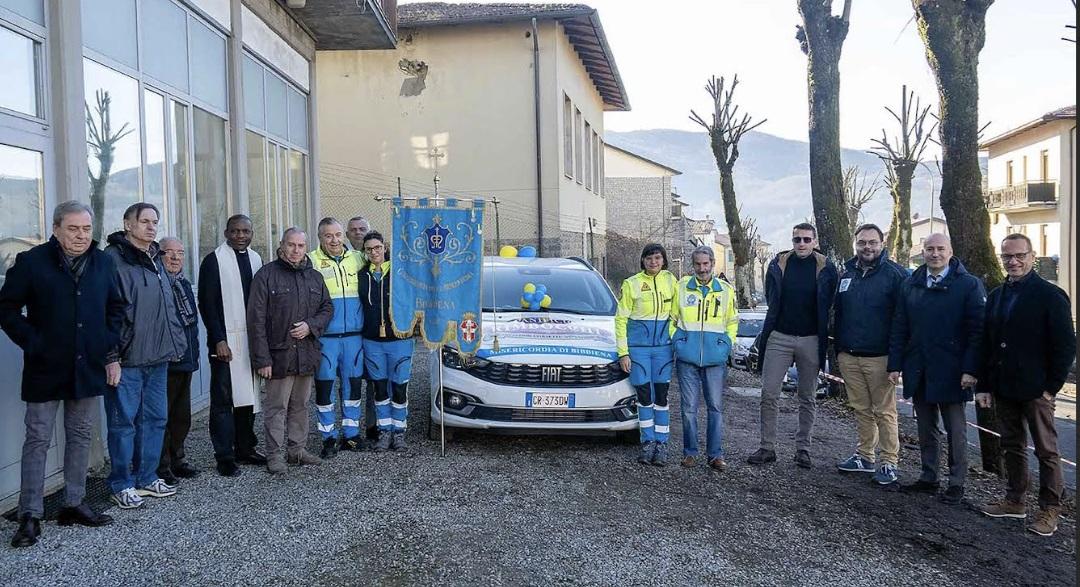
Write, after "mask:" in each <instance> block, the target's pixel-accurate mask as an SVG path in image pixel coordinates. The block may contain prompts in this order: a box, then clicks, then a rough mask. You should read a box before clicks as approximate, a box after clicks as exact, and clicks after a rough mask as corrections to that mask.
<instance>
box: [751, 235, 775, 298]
mask: <svg viewBox="0 0 1080 587" xmlns="http://www.w3.org/2000/svg"><path fill="white" fill-rule="evenodd" d="M773 254H774V253H773V252H772V250H771V249H769V247H767V246H765V245H764V243H761V242H760V240H759V244H758V246H756V247H754V260H755V261H757V263H758V266H759V267H760V269H761V289H763V290H764V289H765V271H766V270H767V269H768V268H769V261H771V260H772V258H773Z"/></svg>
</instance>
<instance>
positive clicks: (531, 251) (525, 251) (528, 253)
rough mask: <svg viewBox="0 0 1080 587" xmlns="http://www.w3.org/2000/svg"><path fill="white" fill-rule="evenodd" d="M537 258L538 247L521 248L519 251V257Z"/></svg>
mask: <svg viewBox="0 0 1080 587" xmlns="http://www.w3.org/2000/svg"><path fill="white" fill-rule="evenodd" d="M535 256H536V247H533V246H530V245H525V246H524V247H521V248H520V249H518V257H535Z"/></svg>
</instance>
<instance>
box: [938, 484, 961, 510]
mask: <svg viewBox="0 0 1080 587" xmlns="http://www.w3.org/2000/svg"><path fill="white" fill-rule="evenodd" d="M939 499H941V501H943V502H945V503H947V504H951V505H956V504H958V503H960V501H961V500H963V499H964V486H963V485H950V486H949V487H948V488H947V489H945V493H942V494H941V497H940V498H939Z"/></svg>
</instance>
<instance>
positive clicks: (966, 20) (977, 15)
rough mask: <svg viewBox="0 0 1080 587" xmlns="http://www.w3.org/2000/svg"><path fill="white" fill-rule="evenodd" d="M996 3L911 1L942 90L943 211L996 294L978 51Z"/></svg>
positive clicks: (967, 258) (964, 254)
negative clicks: (984, 180)
mask: <svg viewBox="0 0 1080 587" xmlns="http://www.w3.org/2000/svg"><path fill="white" fill-rule="evenodd" d="M993 3H994V0H912V6H913V7H914V9H915V22H916V24H917V26H918V29H919V36H920V37H921V38H922V41H923V46H924V47H925V49H926V60H927V62H928V63H929V65H930V69H931V70H932V71H933V72H934V79H935V80H936V81H937V87H938V121H939V122H938V137H939V141H940V144H941V210H942V211H943V212H944V213H945V221H946V223H947V224H948V226H949V237H950V238H951V240H952V246H953V251H954V253H955V254H956V256H957V257H959V258H961V259H963V261H964V265H965V266H966V267H967V269H968V271H970V272H971V273H972V274H973V275H976V276H978V277H979V278H980V279H982V280H983V282H984V283H985V284H986V288H987V290H991V289H993V288H995V287H997V286H998V285H1000V284H1001V283H1002V281H1004V275H1003V273H1002V270H1001V264H1000V263H999V262H998V259H997V255H996V254H995V253H994V251H995V249H994V245H993V243H992V242H990V215H989V213H988V212H987V210H986V201H985V200H984V199H983V193H982V170H981V169H980V168H979V133H980V130H981V129H980V127H979V71H978V69H979V52H980V51H982V48H983V45H984V44H985V43H986V11H987V10H989V8H990V5H991V4H993Z"/></svg>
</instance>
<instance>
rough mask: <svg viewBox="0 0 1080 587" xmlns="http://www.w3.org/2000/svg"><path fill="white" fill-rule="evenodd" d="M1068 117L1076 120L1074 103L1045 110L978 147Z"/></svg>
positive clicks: (987, 146)
mask: <svg viewBox="0 0 1080 587" xmlns="http://www.w3.org/2000/svg"><path fill="white" fill-rule="evenodd" d="M1069 119H1072V120H1076V104H1073V105H1071V106H1064V107H1062V108H1058V109H1057V110H1054V111H1052V112H1047V113H1046V114H1043V115H1042V116H1040V117H1039V118H1036V119H1035V120H1032V121H1031V122H1028V123H1026V124H1022V125H1020V126H1018V127H1016V128H1014V129H1011V130H1008V131H1006V132H1003V133H1001V134H1000V135H998V136H996V137H994V138H992V139H990V140H988V141H986V142H984V143H982V144H980V145H979V148H980V149H988V148H990V146H991V145H995V144H997V143H1000V142H1002V141H1005V140H1008V139H1011V138H1013V137H1015V136H1016V135H1018V134H1021V133H1024V132H1027V131H1029V130H1032V129H1035V128H1038V127H1040V126H1042V125H1044V124H1046V123H1049V122H1053V121H1055V120H1069Z"/></svg>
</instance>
